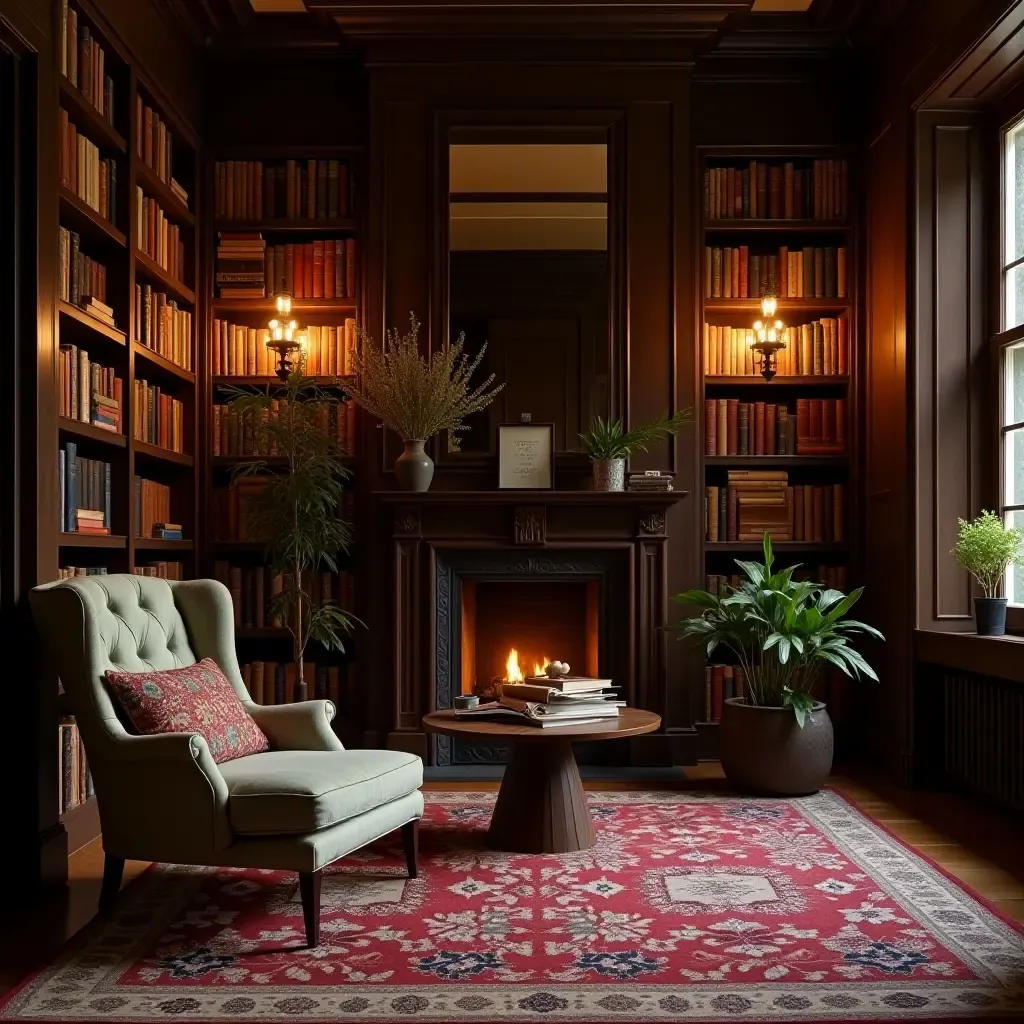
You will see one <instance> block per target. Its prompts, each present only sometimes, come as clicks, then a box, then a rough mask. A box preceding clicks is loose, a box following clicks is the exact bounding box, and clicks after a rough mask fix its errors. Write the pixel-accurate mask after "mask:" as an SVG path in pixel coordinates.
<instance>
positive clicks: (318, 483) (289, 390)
mask: <svg viewBox="0 0 1024 1024" xmlns="http://www.w3.org/2000/svg"><path fill="white" fill-rule="evenodd" d="M229 405H230V408H231V411H232V412H233V413H234V414H235V415H236V416H237V417H238V422H239V424H240V425H242V424H244V425H245V427H244V429H247V430H251V431H252V437H253V444H254V450H255V451H257V452H259V453H260V457H257V458H256V459H254V460H253V461H252V462H249V463H246V464H245V465H243V466H240V467H238V469H237V471H236V476H247V477H263V478H265V482H264V485H263V487H262V488H260V489H259V490H258V491H254V493H253V495H252V497H251V499H250V500H249V503H248V504H247V506H246V510H247V521H248V526H249V529H250V531H251V532H252V533H253V534H254V535H255V536H258V537H262V538H265V541H266V545H267V559H268V561H269V563H270V567H271V569H272V571H274V572H276V573H280V574H281V577H282V588H281V590H280V592H279V593H276V594H274V595H273V596H272V597H271V599H270V603H269V608H268V610H269V613H270V615H271V616H272V617H273V618H274V619H277V620H279V621H280V622H282V623H283V624H284V625H285V627H286V628H287V629H288V631H289V632H290V633H291V636H292V657H293V658H294V661H295V663H296V665H297V671H298V679H297V680H296V682H297V686H298V692H299V695H300V699H305V697H306V686H305V676H304V674H303V664H304V657H305V651H306V646H307V645H308V643H309V641H310V640H316V641H318V642H319V643H321V644H322V645H323V646H324V647H325V648H327V649H328V650H339V651H343V650H344V649H345V646H344V637H345V636H346V635H348V634H350V633H351V632H352V631H353V629H354V627H355V625H356V624H357V623H358V621H359V620H358V619H356V618H355V616H354V615H353V614H352V613H351V612H350V611H348V610H347V609H344V608H342V607H341V606H340V605H338V604H336V603H334V602H333V601H331V602H323V603H321V602H320V601H318V600H315V599H314V595H313V592H312V590H311V588H310V584H311V582H312V581H313V579H314V578H315V574H316V573H318V572H332V573H336V572H337V571H338V560H339V556H340V554H342V553H344V552H347V551H348V548H349V543H350V542H351V539H352V527H351V524H350V523H348V522H346V521H345V520H344V519H343V518H342V517H341V515H340V511H341V503H342V495H343V493H344V488H345V481H346V480H347V479H348V477H349V471H348V469H347V468H346V467H345V464H344V462H343V459H344V456H345V451H344V450H343V448H342V447H341V445H340V444H339V443H338V441H337V440H336V439H335V437H334V436H332V435H331V434H330V432H329V431H326V430H324V429H323V423H324V411H325V410H326V411H327V412H328V414H329V412H330V409H331V407H332V406H333V407H335V411H336V414H337V415H344V409H343V407H342V405H341V404H340V403H339V401H338V399H337V398H336V397H335V396H334V395H333V394H331V393H330V392H328V391H325V390H324V389H323V388H320V387H318V386H317V384H316V383H315V382H314V381H313V380H312V379H310V378H308V377H304V376H302V375H301V374H299V373H292V374H290V375H289V376H288V378H287V379H286V380H285V381H284V383H283V384H282V385H276V386H268V387H267V389H266V391H262V392H251V391H245V390H244V389H240V388H234V389H232V396H231V399H230V402H229ZM240 429H242V427H240ZM269 456H275V457H276V458H275V464H274V465H273V466H272V465H271V463H270V462H269V461H267V457H269ZM280 460H283V465H280V466H279V465H277V463H278V462H280ZM278 470H280V471H278Z"/></svg>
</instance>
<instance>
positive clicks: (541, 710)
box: [455, 697, 619, 729]
mask: <svg viewBox="0 0 1024 1024" xmlns="http://www.w3.org/2000/svg"><path fill="white" fill-rule="evenodd" d="M520 705H521V706H520ZM618 714H619V709H618V708H617V707H611V708H609V710H608V712H604V713H601V714H599V713H597V712H595V710H594V709H593V708H587V709H586V710H582V709H572V710H571V712H569V713H552V712H551V711H550V705H546V704H534V703H532V702H530V701H516V700H512V699H511V698H509V697H502V698H500V699H499V700H494V701H488V702H487V703H485V704H479V705H477V706H476V707H475V708H467V709H465V710H456V712H455V717H456V718H459V719H466V718H470V719H471V718H481V719H490V718H495V719H499V720H501V721H506V722H508V723H509V724H510V725H536V726H538V727H539V728H542V729H545V728H551V727H554V726H565V725H593V724H595V723H598V722H605V721H607V720H608V719H609V718H616V717H618Z"/></svg>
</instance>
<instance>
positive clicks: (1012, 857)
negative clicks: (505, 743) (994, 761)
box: [0, 763, 1024, 992]
mask: <svg viewBox="0 0 1024 1024" xmlns="http://www.w3.org/2000/svg"><path fill="white" fill-rule="evenodd" d="M685 771H686V776H685V778H682V779H681V780H680V782H679V783H678V784H674V783H671V782H669V783H658V784H657V785H653V784H651V783H639V782H630V783H625V782H589V783H587V789H591V790H608V789H613V790H626V789H692V788H698V787H699V788H700V789H702V790H712V791H714V790H717V789H718V788H720V787H721V788H722V790H723V792H725V784H724V780H723V779H722V776H721V771H720V769H719V768H718V765H717V764H713V763H708V764H706V765H700V766H698V767H696V768H687V769H686V770H685ZM829 784H830V786H832V787H833V788H834V789H837V790H839V791H841V792H842V793H844V794H846V795H847V796H848V797H850V798H851V799H852V800H854V801H855V802H856V803H857V805H858V806H859V807H860V808H861V809H862V810H863V811H864V813H865V814H867V815H869V816H870V817H872V818H874V819H875V820H876V821H880V822H882V823H883V824H884V825H886V826H887V827H888V828H889V829H890V830H891V831H893V832H895V833H896V835H898V836H899V837H900V838H902V839H903V840H904V841H905V842H907V843H909V844H910V845H911V846H913V847H914V848H915V849H917V850H919V851H920V852H921V853H923V854H924V855H925V856H927V857H930V858H931V859H932V860H934V861H935V862H936V863H938V864H939V865H940V866H941V867H943V868H945V870H946V871H948V872H949V873H950V874H952V875H954V876H955V877H957V878H959V879H960V880H961V881H963V882H964V883H965V884H966V885H968V886H969V887H970V888H971V889H973V890H975V891H976V892H978V893H980V894H981V895H982V896H984V897H985V898H986V899H988V900H989V901H991V902H992V903H994V904H995V905H996V906H997V907H998V908H999V909H1000V910H1002V911H1003V912H1004V913H1006V914H1008V915H1010V916H1011V917H1013V918H1014V919H1015V920H1017V921H1020V922H1021V923H1024V822H1022V821H1021V820H1020V819H1019V818H1014V817H1013V816H1012V815H1010V814H1005V813H1002V812H999V811H996V810H993V809H991V808H988V807H985V806H983V805H981V804H979V803H978V802H976V801H972V800H968V799H964V798H962V797H958V796H951V795H946V794H936V793H922V792H917V791H907V790H900V789H896V788H894V787H892V786H889V785H887V784H885V783H883V782H880V781H876V780H872V779H870V778H867V777H864V776H861V775H859V774H858V775H856V776H854V777H850V776H836V777H834V778H833V779H832V780H831V781H830V783H829ZM496 786H497V783H493V782H491V783H488V782H467V783H457V782H443V783H442V782H433V783H428V784H427V785H426V786H424V789H427V790H439V789H465V790H485V789H494V788H496ZM145 868H146V865H145V864H144V863H142V862H140V861H130V862H129V863H128V865H127V867H126V869H125V884H126V885H127V884H128V883H129V882H130V881H131V880H132V879H133V878H135V877H136V876H137V875H138V874H140V873H141V872H142V871H144V870H145ZM68 870H69V876H70V877H69V882H68V886H67V888H66V889H64V890H62V891H61V892H60V893H58V894H55V895H54V897H53V898H52V899H51V900H50V901H49V902H47V903H45V904H43V905H42V906H39V907H36V908H34V909H33V911H32V912H31V913H24V914H19V915H17V916H16V917H14V918H13V919H11V918H10V917H5V918H3V919H2V920H0V992H4V991H7V990H8V989H9V988H11V987H12V986H13V985H15V984H16V983H17V982H18V981H19V980H20V979H21V978H22V977H24V976H25V975H26V974H28V973H30V972H31V971H33V970H34V969H36V968H38V967H40V966H42V965H44V964H46V963H47V962H49V961H50V960H51V959H53V957H54V955H55V954H56V953H57V951H58V950H59V949H60V947H61V946H62V945H63V944H64V943H65V942H66V941H67V940H68V939H70V938H71V937H72V936H73V935H74V934H75V933H76V932H78V931H79V930H80V929H81V928H83V927H84V926H85V925H86V924H88V923H89V921H91V920H92V918H93V916H94V914H95V912H96V899H97V896H98V895H99V889H100V877H101V875H102V870H103V851H102V848H101V846H100V842H99V840H97V841H96V842H94V843H90V844H89V845H88V846H86V847H83V848H82V849H81V850H79V851H77V852H76V853H74V854H73V855H72V856H71V858H70V860H69V863H68Z"/></svg>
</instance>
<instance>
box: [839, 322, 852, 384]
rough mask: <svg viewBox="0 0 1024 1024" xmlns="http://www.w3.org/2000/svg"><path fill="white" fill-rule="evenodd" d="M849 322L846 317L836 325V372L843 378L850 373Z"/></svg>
mask: <svg viewBox="0 0 1024 1024" xmlns="http://www.w3.org/2000/svg"><path fill="white" fill-rule="evenodd" d="M846 324H847V320H846V317H845V316H841V317H839V319H838V321H837V323H836V334H837V341H836V350H837V362H836V371H837V372H838V373H839V374H840V375H841V376H846V374H848V373H849V372H850V348H849V345H850V341H849V337H848V335H847V332H846Z"/></svg>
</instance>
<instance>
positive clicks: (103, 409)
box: [57, 345, 123, 433]
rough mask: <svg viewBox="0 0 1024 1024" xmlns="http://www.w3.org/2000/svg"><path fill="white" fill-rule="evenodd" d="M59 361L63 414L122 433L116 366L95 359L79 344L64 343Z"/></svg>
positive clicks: (120, 387) (118, 379)
mask: <svg viewBox="0 0 1024 1024" xmlns="http://www.w3.org/2000/svg"><path fill="white" fill-rule="evenodd" d="M57 361H58V368H59V371H60V407H59V408H60V415H61V416H63V417H65V418H66V419H72V420H78V421H79V422H81V423H91V424H92V425H93V426H96V427H103V428H104V429H105V430H110V431H113V432H114V433H120V432H121V399H122V397H123V396H122V386H121V378H120V377H117V376H115V374H114V369H113V367H110V366H101V365H100V364H99V363H94V362H93V361H92V360H91V359H90V357H89V353H88V352H86V350H85V349H84V348H78V346H76V345H61V347H60V352H59V354H58V360H57Z"/></svg>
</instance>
